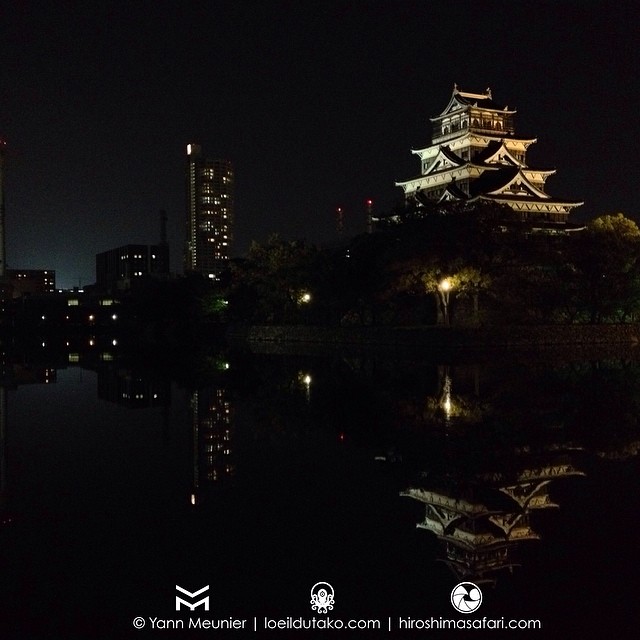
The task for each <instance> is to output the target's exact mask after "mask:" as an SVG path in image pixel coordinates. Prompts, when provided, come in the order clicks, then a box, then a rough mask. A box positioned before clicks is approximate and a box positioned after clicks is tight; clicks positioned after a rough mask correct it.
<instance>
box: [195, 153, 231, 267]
mask: <svg viewBox="0 0 640 640" xmlns="http://www.w3.org/2000/svg"><path fill="white" fill-rule="evenodd" d="M233 196H234V175H233V167H232V165H231V163H230V162H229V161H228V160H208V159H206V158H204V157H203V156H202V149H201V147H200V145H198V144H188V145H187V220H186V222H187V228H186V241H185V252H184V271H185V273H188V272H196V273H201V274H203V275H205V276H206V277H208V278H212V279H217V278H218V277H219V275H220V273H221V271H222V270H223V269H224V268H225V267H226V266H227V263H228V262H229V259H230V257H231V243H232V239H233V216H234V197H233Z"/></svg>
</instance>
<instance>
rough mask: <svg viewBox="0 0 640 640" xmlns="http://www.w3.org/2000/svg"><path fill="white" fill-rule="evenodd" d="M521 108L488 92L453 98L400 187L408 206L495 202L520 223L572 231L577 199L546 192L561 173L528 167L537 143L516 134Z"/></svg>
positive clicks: (434, 121) (417, 151) (457, 92)
mask: <svg viewBox="0 0 640 640" xmlns="http://www.w3.org/2000/svg"><path fill="white" fill-rule="evenodd" d="M515 114H516V111H515V109H509V107H508V106H503V105H500V104H498V103H496V102H494V100H493V97H492V94H491V90H490V89H487V90H486V91H485V92H484V93H469V92H466V91H460V90H459V89H458V87H457V85H454V89H453V93H452V95H451V98H450V100H449V103H448V104H447V106H446V107H445V109H444V111H442V113H441V114H440V115H438V116H436V117H435V118H430V120H431V125H432V133H431V144H430V145H429V146H427V147H424V148H420V149H414V150H412V153H414V154H415V155H417V156H418V157H419V158H420V174H419V175H418V176H417V177H414V178H411V179H409V180H405V181H402V182H396V186H398V187H401V188H402V189H403V191H404V195H405V200H406V201H407V202H408V203H412V204H416V205H417V206H418V207H419V206H420V205H421V204H425V205H426V204H428V203H433V202H442V201H447V200H455V201H466V202H473V201H477V200H479V199H480V200H489V201H492V202H496V203H499V204H504V205H508V206H509V207H511V208H512V209H513V210H514V211H515V212H516V213H517V214H518V215H517V217H516V219H518V220H521V221H527V222H531V223H534V224H536V225H539V226H540V227H541V228H546V229H549V230H553V229H563V228H564V229H566V228H567V217H568V215H569V213H570V212H571V211H572V209H574V208H575V207H578V206H580V205H581V204H583V203H582V202H579V201H577V200H569V199H566V198H553V197H551V196H550V195H548V194H547V193H546V192H545V182H546V180H547V178H548V177H549V176H551V175H553V174H554V173H555V169H550V168H533V167H529V166H528V165H527V158H526V155H527V150H528V149H529V147H530V146H531V145H532V144H534V143H535V142H537V140H536V138H532V137H519V136H516V134H515V126H514V118H515Z"/></svg>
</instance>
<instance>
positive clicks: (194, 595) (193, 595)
mask: <svg viewBox="0 0 640 640" xmlns="http://www.w3.org/2000/svg"><path fill="white" fill-rule="evenodd" d="M176 591H180V593H184V595H186V596H187V597H188V598H190V599H194V598H197V597H198V596H199V595H202V594H203V593H204V592H205V591H209V585H207V586H206V587H202V589H198V591H194V592H193V593H191V592H190V591H187V590H186V589H183V588H182V587H179V586H178V585H176ZM181 604H184V605H186V606H187V607H189V609H191V611H193V610H194V609H195V608H196V607H199V606H200V605H201V604H204V610H205V611H209V596H205V597H204V598H202V600H198V602H194V603H193V604H191V602H187V601H186V600H183V599H182V597H181V596H180V595H178V594H176V611H180V605H181Z"/></svg>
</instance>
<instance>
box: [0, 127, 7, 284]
mask: <svg viewBox="0 0 640 640" xmlns="http://www.w3.org/2000/svg"><path fill="white" fill-rule="evenodd" d="M5 146H6V142H5V141H4V140H3V139H2V138H0V278H2V277H3V276H4V275H5V271H6V268H7V264H6V260H7V258H6V243H5V228H4V224H5V216H4V148H5Z"/></svg>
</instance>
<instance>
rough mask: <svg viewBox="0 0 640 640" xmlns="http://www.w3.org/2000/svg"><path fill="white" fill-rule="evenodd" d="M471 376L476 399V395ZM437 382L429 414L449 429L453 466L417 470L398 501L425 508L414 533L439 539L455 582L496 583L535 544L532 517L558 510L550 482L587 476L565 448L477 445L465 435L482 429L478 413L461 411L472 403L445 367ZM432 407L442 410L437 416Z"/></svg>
mask: <svg viewBox="0 0 640 640" xmlns="http://www.w3.org/2000/svg"><path fill="white" fill-rule="evenodd" d="M474 378H475V380H474V382H475V384H474V394H473V395H477V393H478V380H477V377H476V376H474ZM438 379H439V387H440V388H439V391H438V394H437V395H436V396H435V397H433V398H429V399H428V400H427V405H428V406H430V407H431V411H429V412H428V413H430V414H431V416H434V415H439V417H440V419H441V422H442V426H443V427H444V429H445V431H446V434H445V435H446V441H445V444H444V451H445V456H446V459H447V460H448V461H451V464H450V465H448V468H445V469H440V468H437V469H435V470H433V471H424V470H423V471H421V472H420V473H419V474H418V478H417V479H416V480H415V481H414V482H412V483H411V484H410V486H408V487H407V488H405V489H404V490H402V491H401V492H400V495H401V496H403V497H408V498H412V499H413V500H417V501H418V502H421V503H423V504H424V505H425V516H424V520H423V521H422V522H419V523H418V524H417V527H418V528H420V529H426V530H427V531H430V532H432V533H433V534H435V535H436V536H437V539H438V541H439V543H440V545H439V548H440V554H439V557H438V558H437V559H438V560H440V561H442V562H444V563H445V564H446V565H447V566H448V567H449V568H450V569H451V571H452V572H453V574H454V575H455V577H456V579H457V580H458V581H471V582H474V583H476V584H487V583H489V584H495V582H496V579H497V575H498V574H499V572H501V571H502V570H505V569H507V570H509V571H512V570H513V568H514V567H515V566H518V557H517V549H518V545H519V544H520V543H522V542H525V541H530V540H538V539H540V535H539V534H538V533H537V532H536V531H535V529H534V528H533V526H532V522H531V514H532V513H533V512H535V511H539V510H544V509H550V508H558V506H559V505H557V504H556V503H554V502H553V500H552V499H551V496H550V495H549V490H550V486H551V483H552V482H553V481H554V480H558V479H560V478H567V477H573V476H584V475H585V474H584V473H583V472H582V471H580V470H579V469H577V468H576V467H575V466H574V464H573V462H572V460H571V455H572V453H575V451H576V449H579V447H576V446H575V445H573V444H570V443H553V444H548V443H538V444H534V445H531V444H529V443H527V444H522V443H520V445H518V444H514V443H513V441H512V440H509V444H506V443H504V441H503V442H501V441H500V439H495V438H492V437H490V436H489V437H488V438H487V439H486V440H485V439H484V438H483V437H482V436H480V438H478V439H477V440H476V439H475V438H476V437H477V436H478V434H477V433H475V434H473V435H471V436H470V435H469V431H468V430H469V428H474V429H476V430H478V429H479V430H482V429H483V427H484V426H485V425H483V424H482V422H481V420H482V415H481V413H482V412H480V414H479V413H478V412H476V411H470V412H469V411H465V409H464V408H463V407H476V408H477V406H478V401H477V398H476V399H475V400H473V399H470V398H457V397H456V396H455V395H454V393H453V385H454V381H453V378H452V375H451V372H450V371H449V368H448V367H442V368H441V370H440V371H439V376H438ZM436 406H439V408H440V411H439V412H437V411H436V412H435V413H434V412H433V408H434V407H436ZM454 416H455V417H457V418H458V422H457V424H456V423H455V421H453V420H452V418H453V417H454ZM457 427H458V428H459V429H458V430H456V429H457ZM487 435H489V434H487ZM469 438H470V439H471V440H472V441H473V444H471V446H469ZM487 444H488V445H489V446H487ZM476 447H477V448H476ZM438 467H439V465H438Z"/></svg>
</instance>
